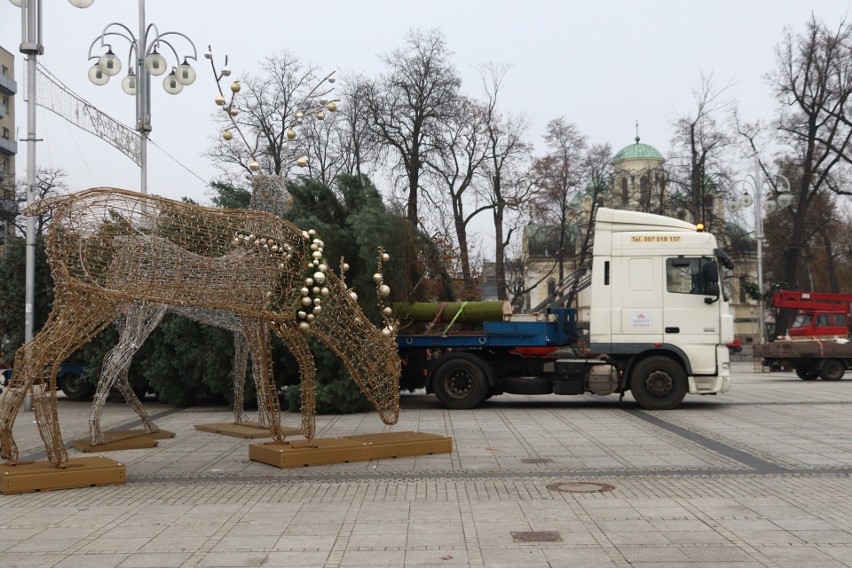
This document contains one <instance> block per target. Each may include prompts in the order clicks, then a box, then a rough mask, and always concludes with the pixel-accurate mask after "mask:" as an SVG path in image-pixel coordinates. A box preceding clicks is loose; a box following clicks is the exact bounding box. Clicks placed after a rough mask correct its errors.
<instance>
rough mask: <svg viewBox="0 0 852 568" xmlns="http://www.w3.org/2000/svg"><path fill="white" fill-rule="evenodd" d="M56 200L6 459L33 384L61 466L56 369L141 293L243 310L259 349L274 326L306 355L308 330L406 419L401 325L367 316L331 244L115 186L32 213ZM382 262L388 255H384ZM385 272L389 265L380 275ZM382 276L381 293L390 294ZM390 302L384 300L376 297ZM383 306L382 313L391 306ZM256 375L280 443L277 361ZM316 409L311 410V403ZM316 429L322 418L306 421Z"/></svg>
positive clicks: (271, 223) (158, 299) (6, 427)
mask: <svg viewBox="0 0 852 568" xmlns="http://www.w3.org/2000/svg"><path fill="white" fill-rule="evenodd" d="M47 208H53V210H54V213H53V223H52V227H51V231H50V234H49V235H48V242H47V253H48V260H49V263H50V267H51V272H52V274H53V278H54V282H55V296H54V297H55V300H54V305H53V310H52V312H51V314H50V316H49V318H48V321H47V323H46V324H45V326H44V327H43V328H42V330H41V331H40V332H39V334H38V335H37V336H36V337H35V338H33V340H32V341H30V342H29V343H27V344H26V345H24V346H23V347H21V348H20V349H19V350H18V352H17V354H16V357H15V371H14V374H13V377H12V381H11V384H10V386H9V388H8V389H7V390H5V391H4V392H3V395H2V398H0V444H2V448H0V457H3V458H5V459H7V460H11V461H16V460H17V457H18V449H17V446H16V444H15V442H14V439H13V436H12V426H13V424H14V421H15V418H16V416H17V413H18V411H19V409H20V406H21V404H22V403H23V400H24V396H25V394H26V392H27V391H28V390H31V392H32V395H33V410H34V412H35V418H36V422H37V424H38V428H39V432H40V434H41V436H42V439H43V440H44V443H45V447H46V450H47V457H48V459H49V460H50V462H51V463H52V464H53V465H54V466H56V467H60V466H61V465H62V464H64V463H67V459H68V456H67V454H66V450H65V448H64V446H63V444H62V436H61V433H60V429H59V420H58V414H57V405H56V389H55V381H56V378H55V377H56V371H57V370H58V367H59V365H60V364H61V362H62V361H64V360H65V359H66V358H67V357H68V356H70V355H71V354H72V353H73V352H74V351H76V350H77V349H79V348H80V347H81V346H82V345H84V344H85V343H86V342H88V341H89V340H90V339H91V338H92V337H93V336H94V335H95V334H97V333H98V332H99V331H101V330H102V329H103V328H105V327H106V326H107V325H108V324H109V323H111V322H112V321H115V320H116V319H117V318H118V317H119V316H120V315H121V314H123V313H126V312H127V311H128V309H129V308H130V306H131V304H132V303H134V302H150V303H152V304H162V305H167V306H175V307H179V308H205V309H213V310H218V311H222V312H228V313H233V314H236V315H237V316H239V318H240V320H241V324H242V327H243V332H244V333H245V334H246V337H247V339H248V343H249V347H250V349H251V350H252V352H253V353H254V352H255V349H257V350H258V351H259V352H264V351H265V352H266V353H267V355H266V356H267V357H268V350H265V349H264V348H263V345H268V332H269V330H270V328H271V330H272V331H274V332H275V333H276V334H278V335H279V337H281V339H282V340H283V341H284V344H285V345H286V346H287V347H288V348H289V349H291V351H293V352H294V354H296V356H297V358H299V357H300V356H302V357H304V358H305V359H307V358H308V357H309V351H307V345H306V335H307V336H312V337H314V338H316V339H317V340H319V341H320V342H322V343H323V344H325V345H326V346H327V347H329V348H330V349H331V350H332V351H333V352H335V353H336V354H337V355H338V356H339V357H341V359H342V360H343V362H344V364H345V365H346V367H347V369H348V370H349V372H350V374H351V375H352V377H353V379H354V380H355V381H356V382H357V383H358V385H359V387H360V388H361V390H362V392H363V393H364V394H365V396H366V397H367V398H368V400H370V402H371V403H372V404H373V406H374V407H375V408H376V410H377V412H378V413H379V415H380V417H381V419H382V421H383V422H385V423H386V424H393V423H395V422H396V421H397V419H398V418H399V382H398V381H399V372H400V361H399V357H398V355H397V351H396V341H395V334H396V326H395V325H394V322H392V321H391V320H389V319H388V316H387V314H385V318H386V321H385V329H384V330H383V331H380V330H379V329H378V328H377V327H375V326H374V325H373V324H372V323H370V322H369V321H368V319H367V317H366V316H365V314H364V313H363V312H362V311H361V309H360V308H359V307H358V304H357V302H356V300H355V299H354V298H353V296H352V292H351V291H349V290H348V289H347V287H346V284H345V282H344V280H343V276H342V275H340V276H338V275H337V274H335V273H334V271H332V270H329V268H328V265H327V263H326V261H325V259H324V258H323V250H322V249H323V243H322V241H321V240H320V239H319V238H318V237H317V236H316V234H313V232H312V231H311V232H309V231H300V230H299V229H298V228H297V227H295V226H294V225H293V224H292V223H289V222H287V221H284V220H283V219H280V218H278V217H275V216H274V215H270V214H268V213H264V212H259V211H251V210H239V209H231V210H225V209H211V208H206V207H200V206H197V205H193V204H189V203H182V202H178V201H172V200H169V199H165V198H162V197H157V196H152V195H145V194H139V193H133V192H128V191H123V190H118V189H91V190H86V191H82V192H79V193H76V194H72V195H67V196H62V197H59V198H55V199H48V200H43V201H40V202H38V203H36V204H34V205H33V206H32V207H30V208H29V209H28V210H27V212H26V214H27V215H31V216H32V215H39V214H41V213H42V212H44V210H46V209H47ZM379 258H380V263H381V261H383V260H384V258H385V257H384V253H380V257H379ZM377 274H378V275H380V274H381V273H380V272H379V273H377ZM382 286H384V284H380V283H378V282H377V290H378V291H379V293H380V294H381V295H385V294H384V292H385V289H384V288H382ZM379 302H380V305H381V300H380V301H379ZM383 313H384V312H383ZM259 363H260V366H261V367H262V368H263V369H266V370H267V371H265V372H264V373H263V374H262V376H260V377H259V378H258V390H259V391H260V392H261V393H262V394H261V396H260V400H262V401H263V404H264V406H265V412H266V413H267V416H268V417H270V419H271V421H272V423H271V424H270V426H271V429H272V433H273V438H274V439H275V441H282V440H283V436H282V432H281V428H280V423H279V420H280V416H279V408H278V397H277V396H276V394H277V393H276V392H275V390H274V388H275V385H274V382H273V381H272V376H271V372H268V370H269V369H270V368H271V364H270V361H269V360H268V359H266V360H262V361H259ZM300 363H301V364H303V365H305V366H304V367H303V368H302V370H303V371H305V369H306V368H307V370H308V376H305V375H304V374H303V376H302V392H303V393H306V394H307V398H306V399H303V401H302V404H303V421H304V420H305V419H306V417H307V418H309V419H310V420H313V418H314V413H315V409H314V408H313V404H312V402H313V399H312V393H313V392H314V388H315V385H314V376H313V370H314V369H313V364H312V360H311V364H306V360H303V361H300ZM309 403H310V404H311V408H309V409H308V410H307V411H305V410H304V408H305V407H306V406H308V404H309ZM303 430H305V435H306V436H308V437H309V438H310V437H312V436H313V424H308V425H305V424H304V423H303Z"/></svg>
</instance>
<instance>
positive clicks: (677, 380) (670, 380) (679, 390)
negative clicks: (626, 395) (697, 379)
mask: <svg viewBox="0 0 852 568" xmlns="http://www.w3.org/2000/svg"><path fill="white" fill-rule="evenodd" d="M687 388H688V385H687V380H686V371H684V370H683V367H681V366H680V364H679V363H677V362H675V361H674V360H673V359H670V358H669V357H663V356H660V355H656V356H653V357H648V358H647V359H643V360H642V361H639V363H637V364H636V367H634V368H633V372H632V373H631V375H630V391H631V392H632V393H633V398H635V399H636V402H637V403H639V406H641V407H642V408H644V409H646V410H670V409H672V408H675V407H676V406H677V405H679V404H680V403H681V401H682V400H683V397H684V396H686V391H687Z"/></svg>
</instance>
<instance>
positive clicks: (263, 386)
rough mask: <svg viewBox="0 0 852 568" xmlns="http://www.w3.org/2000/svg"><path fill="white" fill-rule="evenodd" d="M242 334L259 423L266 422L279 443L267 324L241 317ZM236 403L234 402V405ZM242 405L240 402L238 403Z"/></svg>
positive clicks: (279, 421)
mask: <svg viewBox="0 0 852 568" xmlns="http://www.w3.org/2000/svg"><path fill="white" fill-rule="evenodd" d="M242 325H243V333H244V334H245V336H246V340H247V341H248V346H249V350H250V351H251V361H252V371H253V374H254V380H255V384H256V385H257V401H258V402H257V404H258V414H259V415H260V419H259V421H260V422H261V423H262V422H268V424H266V426H267V427H268V428H269V429H270V430H271V431H272V438H273V439H274V440H275V441H277V442H281V441H283V440H284V433H283V431H282V430H281V413H280V408H279V405H278V392H277V389H276V387H275V379H274V378H273V376H272V348H271V345H270V342H269V322H268V321H266V320H262V319H256V318H249V317H243V318H242ZM237 402H238V401H234V403H235V404H236V403H237ZM239 403H240V404H242V401H239Z"/></svg>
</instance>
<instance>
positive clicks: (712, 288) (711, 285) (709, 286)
mask: <svg viewBox="0 0 852 568" xmlns="http://www.w3.org/2000/svg"><path fill="white" fill-rule="evenodd" d="M704 285H705V287H706V291H705V292H704V293H705V294H707V295H708V296H714V297H713V298H704V303H705V304H712V303H714V302H717V301H718V300H719V283H718V282H712V281H711V282H706V283H705V284H704Z"/></svg>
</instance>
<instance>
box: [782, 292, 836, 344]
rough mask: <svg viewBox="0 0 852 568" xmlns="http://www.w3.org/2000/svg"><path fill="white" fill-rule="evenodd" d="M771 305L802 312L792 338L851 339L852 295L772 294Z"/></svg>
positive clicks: (794, 324)
mask: <svg viewBox="0 0 852 568" xmlns="http://www.w3.org/2000/svg"><path fill="white" fill-rule="evenodd" d="M771 304H772V306H773V307H776V308H792V309H795V310H799V313H798V315H797V316H796V319H795V320H794V321H793V325H791V326H790V329H788V330H787V333H788V335H790V337H835V336H841V337H848V336H849V325H850V321H851V320H852V318H850V307H852V294H832V293H828V292H796V291H793V290H781V291H779V292H775V293H774V294H772V301H771Z"/></svg>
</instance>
